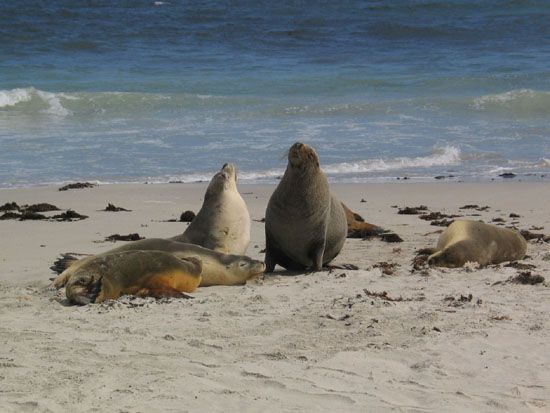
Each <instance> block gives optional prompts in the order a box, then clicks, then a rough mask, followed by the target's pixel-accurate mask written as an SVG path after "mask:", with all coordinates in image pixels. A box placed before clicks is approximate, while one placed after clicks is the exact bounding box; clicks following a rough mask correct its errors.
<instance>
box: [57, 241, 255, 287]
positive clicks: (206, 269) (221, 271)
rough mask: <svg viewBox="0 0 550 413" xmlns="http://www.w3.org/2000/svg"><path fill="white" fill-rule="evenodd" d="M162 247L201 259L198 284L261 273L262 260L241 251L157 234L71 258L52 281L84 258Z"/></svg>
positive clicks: (239, 280) (232, 281)
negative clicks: (233, 252) (223, 250)
mask: <svg viewBox="0 0 550 413" xmlns="http://www.w3.org/2000/svg"><path fill="white" fill-rule="evenodd" d="M138 250H139V251H163V252H165V253H169V254H172V255H174V256H175V257H176V258H181V259H189V258H198V259H199V260H200V261H201V263H202V279H201V282H200V286H201V287H206V286H211V285H242V284H244V283H246V281H247V280H248V279H250V278H253V277H255V276H257V275H259V274H261V273H262V272H263V271H264V269H265V266H264V263H263V262H261V261H258V260H253V259H252V258H249V257H247V256H244V255H230V254H223V253H220V252H217V251H213V250H210V249H207V248H203V247H201V246H199V245H194V244H187V243H183V242H177V241H172V240H168V239H161V238H149V239H144V240H141V241H135V242H131V243H128V244H126V245H122V246H120V247H118V248H115V249H112V250H110V251H107V252H104V253H102V254H100V255H96V256H92V257H86V258H83V259H81V260H78V261H76V262H73V263H72V264H70V265H69V267H68V268H67V269H66V270H65V271H63V272H62V273H61V274H60V275H59V276H58V277H57V278H56V279H55V281H54V283H53V285H54V287H56V288H61V287H63V285H65V284H66V283H67V282H68V280H69V279H70V278H71V277H72V275H73V274H74V273H75V271H76V270H77V269H78V268H79V267H80V266H82V265H85V264H86V262H87V260H88V261H89V260H92V259H94V258H95V257H98V256H106V255H110V254H114V253H121V252H126V251H138Z"/></svg>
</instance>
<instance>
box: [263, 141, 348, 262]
mask: <svg viewBox="0 0 550 413" xmlns="http://www.w3.org/2000/svg"><path fill="white" fill-rule="evenodd" d="M346 234H347V223H346V214H345V213H344V209H343V207H342V204H341V203H340V201H338V199H336V197H334V196H333V195H332V194H331V193H330V190H329V185H328V181H327V178H326V176H325V174H324V173H323V171H322V170H321V167H320V165H319V157H318V156H317V153H316V152H315V150H314V149H313V148H311V147H310V146H308V145H305V144H303V143H299V142H298V143H295V144H294V145H292V147H291V148H290V150H289V152H288V165H287V168H286V171H285V174H284V176H283V178H282V179H281V181H280V182H279V185H278V186H277V188H276V189H275V192H273V195H271V198H270V200H269V203H268V205H267V210H266V214H265V238H266V256H265V264H266V271H268V272H271V271H273V269H274V268H275V265H276V264H279V265H281V266H282V267H285V268H287V269H289V270H303V269H313V270H320V269H321V268H322V267H323V265H325V264H327V263H329V262H330V261H332V260H333V259H334V257H336V256H337V255H338V253H339V252H340V250H341V249H342V246H343V245H344V241H345V239H346Z"/></svg>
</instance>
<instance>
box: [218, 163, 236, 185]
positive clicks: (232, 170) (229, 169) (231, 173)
mask: <svg viewBox="0 0 550 413" xmlns="http://www.w3.org/2000/svg"><path fill="white" fill-rule="evenodd" d="M222 172H225V173H226V174H227V175H228V177H229V178H232V179H234V180H235V181H237V168H236V167H235V165H234V164H232V163H225V164H224V165H223V166H222Z"/></svg>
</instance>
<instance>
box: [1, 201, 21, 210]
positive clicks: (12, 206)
mask: <svg viewBox="0 0 550 413" xmlns="http://www.w3.org/2000/svg"><path fill="white" fill-rule="evenodd" d="M0 211H19V205H17V204H16V203H15V202H6V203H5V204H4V205H2V206H0Z"/></svg>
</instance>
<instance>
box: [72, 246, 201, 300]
mask: <svg viewBox="0 0 550 413" xmlns="http://www.w3.org/2000/svg"><path fill="white" fill-rule="evenodd" d="M84 261H85V262H84V263H82V264H81V265H79V266H77V268H75V270H74V271H73V273H72V275H71V277H70V278H69V279H68V281H67V285H66V287H65V294H66V295H67V298H68V299H69V301H70V302H72V303H74V304H80V305H86V304H89V303H101V302H103V301H106V300H114V299H117V298H118V297H120V296H122V295H125V294H131V295H137V296H142V297H145V296H151V297H156V298H161V297H179V298H189V296H187V295H185V294H184V292H192V291H194V290H195V289H196V288H197V286H198V285H199V283H200V281H201V270H202V268H201V263H200V260H198V259H196V258H187V259H181V258H176V257H175V256H174V255H172V254H170V253H167V252H163V251H125V252H118V253H114V254H109V255H98V256H95V257H90V259H85V260H84Z"/></svg>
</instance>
